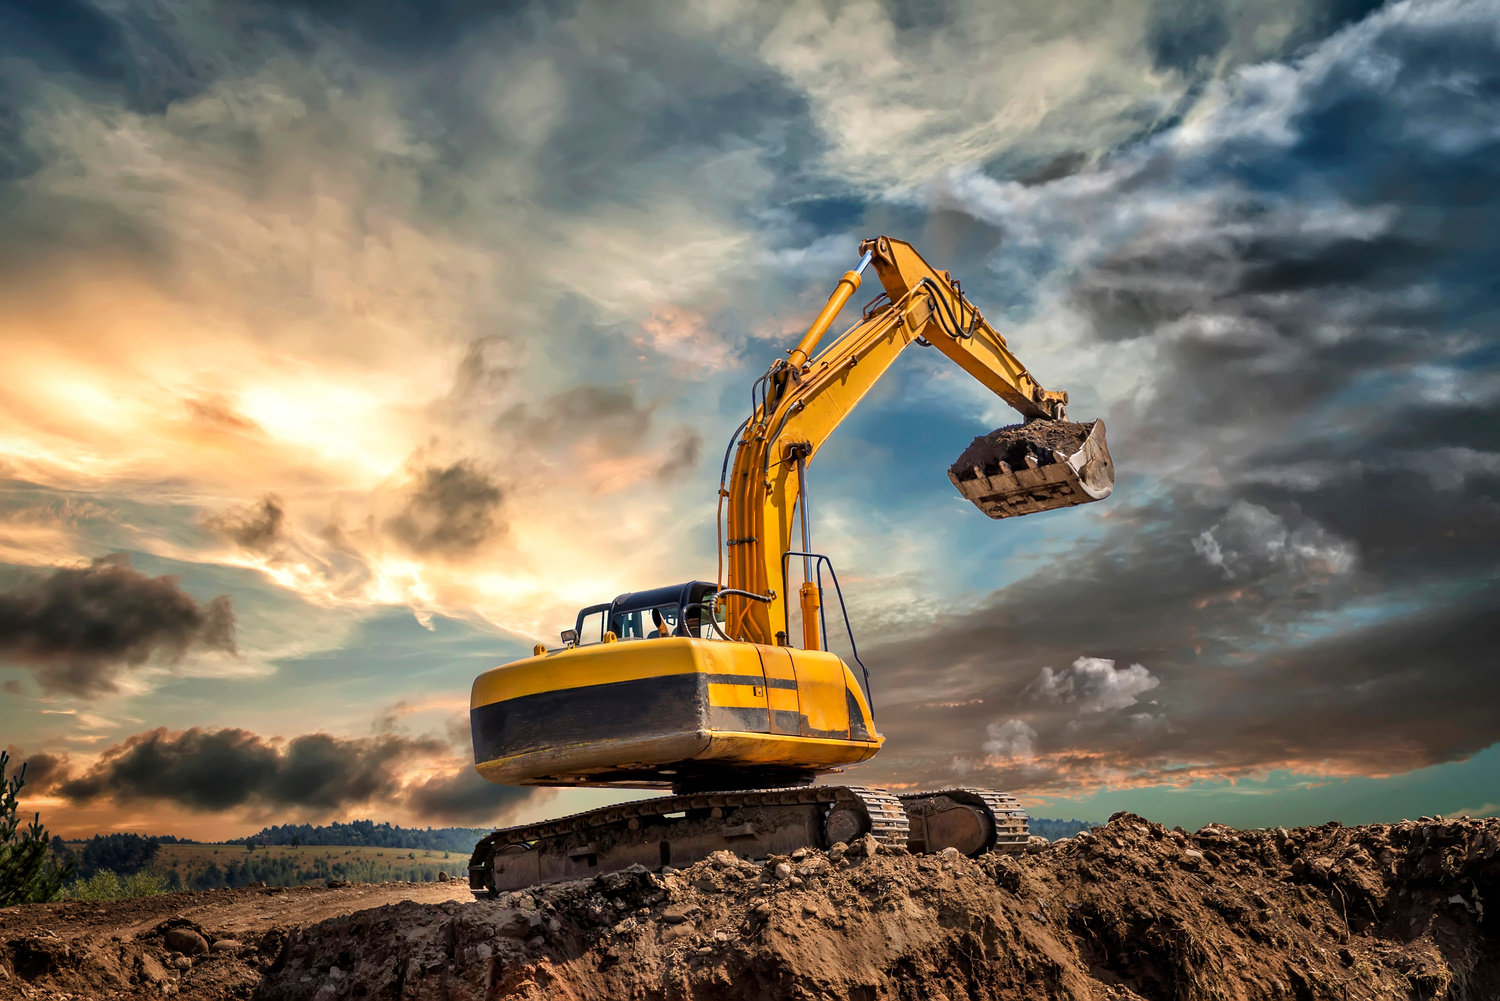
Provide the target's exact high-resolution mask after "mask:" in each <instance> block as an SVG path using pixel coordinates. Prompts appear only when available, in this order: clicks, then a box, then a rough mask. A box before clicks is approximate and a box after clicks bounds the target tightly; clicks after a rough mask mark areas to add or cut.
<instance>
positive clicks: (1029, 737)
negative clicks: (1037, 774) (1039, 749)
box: [984, 719, 1036, 762]
mask: <svg viewBox="0 0 1500 1001" xmlns="http://www.w3.org/2000/svg"><path fill="white" fill-rule="evenodd" d="M985 734H986V736H987V737H988V738H989V739H988V740H986V741H985V742H984V753H985V754H988V755H989V756H990V758H991V759H992V760H993V759H1002V760H1005V761H1019V762H1027V761H1031V760H1032V759H1034V758H1035V757H1036V731H1035V730H1033V729H1032V728H1031V727H1029V726H1027V725H1026V723H1025V722H1023V721H1022V720H1018V719H1008V720H1006V721H1005V722H1004V723H991V724H990V725H989V726H987V727H986V728H985Z"/></svg>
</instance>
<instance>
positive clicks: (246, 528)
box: [203, 494, 286, 549]
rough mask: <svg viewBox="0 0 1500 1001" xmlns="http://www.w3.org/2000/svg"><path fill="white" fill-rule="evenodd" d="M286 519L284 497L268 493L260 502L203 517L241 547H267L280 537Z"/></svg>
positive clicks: (211, 529) (208, 524)
mask: <svg viewBox="0 0 1500 1001" xmlns="http://www.w3.org/2000/svg"><path fill="white" fill-rule="evenodd" d="M285 520H286V509H285V508H283V507H282V504H281V498H279V497H277V496H276V495H275V494H266V495H265V497H263V498H261V500H260V503H258V504H251V505H246V506H244V507H240V508H234V509H232V510H230V511H226V512H225V513H224V514H219V515H211V516H209V517H207V518H205V519H204V520H203V524H204V526H205V527H207V528H208V529H209V530H210V531H212V532H215V533H217V534H219V535H221V536H223V537H224V538H226V539H228V540H229V541H231V542H233V543H234V544H235V545H237V546H241V547H242V548H245V549H267V548H269V547H270V546H271V545H272V544H274V543H276V542H277V541H279V540H280V539H281V534H282V533H281V529H282V523H283V522H284V521H285Z"/></svg>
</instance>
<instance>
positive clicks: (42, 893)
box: [0, 751, 73, 907]
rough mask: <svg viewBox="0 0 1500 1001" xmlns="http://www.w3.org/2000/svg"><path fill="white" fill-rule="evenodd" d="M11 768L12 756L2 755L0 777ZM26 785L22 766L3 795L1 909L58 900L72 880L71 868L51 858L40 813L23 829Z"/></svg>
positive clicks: (0, 807) (0, 799) (0, 814)
mask: <svg viewBox="0 0 1500 1001" xmlns="http://www.w3.org/2000/svg"><path fill="white" fill-rule="evenodd" d="M9 764H10V754H9V752H7V751H0V776H3V775H4V774H5V770H6V766H7V765H9ZM25 785H26V765H25V763H24V762H23V763H22V765H21V767H20V769H19V770H18V771H17V772H16V774H15V775H13V776H11V778H9V779H7V780H6V781H5V788H4V791H3V792H0V907H9V906H10V905H12V904H36V903H41V902H43V901H47V900H56V899H58V897H59V896H60V895H61V893H62V887H63V883H65V882H67V881H68V880H69V879H70V878H72V876H73V866H72V864H71V863H69V862H67V861H64V860H60V859H59V858H58V857H57V856H55V855H53V854H52V852H51V850H50V849H51V844H50V842H49V839H48V837H47V828H45V827H43V826H42V815H41V814H40V813H37V814H33V815H32V818H31V823H30V824H28V825H27V826H26V827H25V828H24V829H23V828H22V827H21V817H20V799H21V789H22V787H23V786H25Z"/></svg>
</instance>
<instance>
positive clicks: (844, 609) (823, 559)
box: [781, 549, 875, 713]
mask: <svg viewBox="0 0 1500 1001" xmlns="http://www.w3.org/2000/svg"><path fill="white" fill-rule="evenodd" d="M794 556H800V557H802V558H803V559H810V560H812V561H813V565H814V566H815V567H817V570H816V571H815V572H816V574H817V578H818V590H819V591H821V590H823V567H824V565H827V567H828V576H829V577H832V578H833V593H834V595H835V596H836V597H837V598H838V599H839V611H840V612H841V613H843V616H844V630H845V632H847V633H848V634H849V649H850V650H851V651H852V652H853V654H854V663H856V664H858V665H859V670H860V672H861V673H862V674H863V675H864V677H865V703H866V704H867V705H868V706H869V707H870V712H872V713H873V712H874V711H875V698H874V696H873V695H871V694H870V669H869V668H868V667H866V666H865V662H864V661H862V660H860V659H859V646H858V644H856V643H855V642H854V626H853V625H851V624H850V622H849V608H848V606H847V605H845V604H844V589H843V588H841V587H839V575H838V574H837V573H836V572H835V571H834V569H833V560H831V559H829V558H828V557H827V556H824V555H823V554H822V553H803V552H798V551H797V550H795V549H788V550H787V551H786V552H784V553H782V554H781V588H782V591H783V593H790V592H788V591H787V590H786V589H787V588H788V587H789V586H790V585H789V584H788V583H787V561H788V560H790V559H791V558H792V557H794ZM824 607H825V606H824V605H823V604H822V603H821V602H820V603H819V605H818V619H819V620H820V621H819V625H820V626H821V627H822V635H823V643H824V645H825V646H826V645H827V643H828V616H827V614H826V613H825V612H824ZM781 619H782V622H781V624H782V627H783V629H784V631H785V634H786V635H787V636H791V635H792V613H791V603H790V602H786V603H784V604H783V605H782V606H781Z"/></svg>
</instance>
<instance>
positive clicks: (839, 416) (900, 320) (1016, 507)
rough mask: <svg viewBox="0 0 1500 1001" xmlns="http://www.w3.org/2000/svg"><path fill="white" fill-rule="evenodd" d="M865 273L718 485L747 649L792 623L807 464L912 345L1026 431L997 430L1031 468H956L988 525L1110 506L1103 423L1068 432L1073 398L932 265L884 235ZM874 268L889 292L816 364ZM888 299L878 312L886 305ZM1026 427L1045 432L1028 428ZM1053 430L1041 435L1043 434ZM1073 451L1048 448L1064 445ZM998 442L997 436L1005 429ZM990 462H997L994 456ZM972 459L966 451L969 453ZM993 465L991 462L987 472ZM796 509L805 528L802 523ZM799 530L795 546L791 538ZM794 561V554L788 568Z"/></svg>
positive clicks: (843, 284)
mask: <svg viewBox="0 0 1500 1001" xmlns="http://www.w3.org/2000/svg"><path fill="white" fill-rule="evenodd" d="M859 249H860V255H861V257H860V264H859V266H858V267H857V268H856V269H855V270H852V271H849V272H846V273H845V274H844V276H843V277H842V278H841V279H840V280H839V283H838V286H837V287H836V288H835V290H834V292H833V295H831V296H830V297H829V300H828V304H827V305H826V306H824V308H823V310H822V312H820V313H819V314H818V317H817V319H816V320H815V321H814V322H813V324H812V326H811V327H810V328H809V329H808V331H807V333H806V334H804V335H803V337H802V339H801V340H800V341H799V342H798V343H797V346H796V347H794V348H792V350H791V351H790V352H789V358H788V359H787V360H786V361H778V362H777V363H775V364H774V365H772V366H771V369H770V370H769V371H768V372H767V373H766V374H765V376H763V377H762V378H761V379H760V380H759V381H758V382H757V389H758V393H759V395H758V397H757V405H756V409H755V413H754V414H753V415H752V416H751V418H750V420H749V422H748V423H747V424H746V426H745V429H744V432H743V434H742V435H741V437H740V439H739V442H738V445H737V446H736V450H735V456H734V469H733V472H732V473H731V474H730V476H729V477H728V481H727V482H726V484H725V485H724V488H723V489H724V492H725V496H726V497H727V500H728V504H729V513H728V521H727V534H728V539H727V540H726V548H727V550H728V555H727V558H726V562H727V563H728V570H729V574H728V586H729V588H730V589H732V590H733V591H739V592H744V593H745V594H747V595H750V594H753V595H761V596H766V597H768V598H769V600H755V599H752V598H749V597H745V596H739V597H731V598H727V599H726V602H725V603H726V606H727V608H728V611H729V616H728V620H729V627H728V629H727V632H728V633H729V635H730V636H732V637H733V638H735V639H744V640H748V641H750V642H753V643H767V644H776V643H778V642H780V643H782V644H785V643H786V642H787V641H788V640H789V637H784V636H783V637H782V638H781V639H780V640H779V641H778V638H777V634H778V633H784V632H785V631H786V630H785V625H786V623H787V622H788V620H789V616H788V615H787V606H786V602H787V601H788V600H789V594H788V592H789V590H790V586H791V585H790V583H789V581H787V580H786V579H785V578H786V576H787V571H786V569H785V567H786V558H785V554H787V553H789V552H804V553H805V552H810V551H811V549H812V546H811V542H810V540H809V538H808V531H807V527H808V518H807V506H808V505H807V497H806V493H807V476H806V470H807V465H808V464H809V463H810V462H811V461H812V459H813V457H814V456H815V455H816V454H817V452H818V450H819V449H820V448H821V447H822V445H823V443H824V442H825V441H827V439H828V436H829V435H831V434H832V433H833V431H834V429H835V428H837V427H838V426H839V424H840V423H841V422H842V421H843V420H844V418H845V417H847V416H848V415H849V413H850V412H851V411H852V410H853V409H854V407H855V406H856V405H858V403H859V401H860V400H862V399H863V398H864V396H865V394H866V393H867V392H869V390H870V388H871V387H872V386H874V384H875V383H876V382H877V381H879V379H880V377H881V376H882V375H884V374H885V372H886V370H887V369H889V368H890V366H891V365H892V364H893V363H894V362H895V360H896V358H897V357H898V356H899V355H900V354H901V352H902V351H903V350H905V349H906V347H907V345H909V344H911V343H913V342H918V343H921V344H925V345H931V346H932V347H935V348H937V349H938V350H939V351H941V352H942V353H943V354H944V355H946V356H947V357H948V358H950V359H952V360H953V361H954V362H955V363H956V364H957V365H958V366H959V367H960V368H962V369H963V370H964V371H965V372H968V373H969V374H970V375H972V376H973V377H974V378H975V379H977V380H978V381H979V382H980V383H982V384H983V385H984V386H986V387H987V388H988V389H990V390H991V391H992V392H994V393H995V394H996V395H997V396H999V397H1000V398H1001V399H1003V400H1004V401H1005V402H1006V403H1007V404H1009V405H1010V406H1011V407H1012V408H1013V409H1015V410H1016V411H1017V412H1018V413H1020V414H1021V416H1022V417H1023V418H1024V419H1025V420H1026V421H1027V424H1026V425H1022V426H1021V427H1019V428H1013V429H1003V431H1004V432H1005V436H1006V438H1005V441H1003V442H997V448H998V447H999V446H1001V445H1004V446H1009V447H1010V451H1009V452H1007V451H1006V450H1005V449H1003V448H1002V449H1000V454H1010V452H1014V451H1015V448H1014V446H1016V445H1017V444H1018V443H1019V446H1020V452H1022V453H1024V454H1025V455H1029V456H1030V457H1031V458H1030V461H1026V460H1018V462H1017V463H1016V464H1015V466H1012V465H1011V464H1010V463H1008V462H1006V461H1005V459H1004V458H998V459H994V458H993V456H989V455H987V454H985V453H986V450H985V448H984V446H983V444H982V442H983V441H985V439H980V440H976V442H975V444H974V445H973V446H971V449H970V452H973V453H974V454H975V455H976V456H978V460H977V461H975V462H971V463H970V466H969V467H966V468H964V469H961V470H959V471H958V472H952V471H950V474H949V475H950V478H952V480H953V482H954V485H955V486H957V487H958V489H959V491H960V492H961V493H962V494H963V495H964V496H965V497H968V498H969V499H970V500H971V501H973V502H974V504H975V505H976V506H977V507H979V509H980V510H982V511H984V512H985V513H986V514H988V515H990V516H991V517H994V518H1003V517H1010V516H1013V515H1017V514H1033V513H1036V512H1038V511H1046V510H1050V509H1053V508H1058V507H1067V506H1071V505H1075V504H1081V503H1088V502H1090V501H1094V500H1101V499H1103V498H1104V497H1107V496H1108V495H1109V493H1110V490H1111V488H1112V486H1113V483H1114V473H1113V466H1112V464H1111V462H1110V458H1109V450H1108V447H1107V446H1106V444H1105V441H1104V424H1103V422H1102V421H1094V422H1092V423H1091V424H1088V425H1071V424H1067V422H1066V411H1065V407H1066V405H1067V402H1068V394H1067V393H1065V392H1052V391H1049V390H1046V389H1044V388H1042V385H1041V383H1039V382H1037V380H1036V379H1035V378H1034V377H1033V376H1032V375H1031V373H1030V372H1028V371H1027V369H1026V366H1024V365H1022V364H1021V362H1020V360H1019V359H1018V358H1016V356H1015V355H1014V354H1012V353H1011V351H1010V348H1009V347H1008V346H1007V344H1006V342H1005V338H1004V337H1003V336H1002V335H1001V334H1000V333H999V331H997V330H995V328H994V327H992V326H991V325H990V324H989V322H988V321H987V320H985V318H984V317H983V316H982V315H981V314H980V312H979V310H978V309H976V308H975V307H974V305H973V304H972V303H970V302H969V301H968V299H967V298H966V297H965V296H964V294H963V290H962V287H961V285H960V284H959V282H958V281H956V280H954V279H953V277H952V276H951V275H949V274H948V273H947V272H944V271H937V270H935V269H934V268H933V267H932V266H931V265H929V264H928V263H927V262H926V261H925V260H923V259H922V256H921V255H920V254H918V253H917V252H916V250H914V249H913V248H912V246H911V245H910V244H909V243H905V242H903V241H901V240H893V239H891V238H890V237H885V236H882V237H879V238H878V239H873V240H866V241H864V242H863V243H862V244H860V248H859ZM870 266H873V268H874V271H875V273H876V275H878V276H879V279H880V283H881V285H882V287H883V289H884V291H883V293H882V294H881V296H879V297H877V300H876V301H875V302H873V303H871V305H870V307H867V308H866V310H865V313H864V315H863V316H862V317H861V319H860V320H859V322H858V323H856V324H854V326H852V327H850V328H849V329H848V330H847V331H845V332H844V333H843V334H842V335H840V336H839V337H838V338H837V339H835V340H834V341H833V342H832V343H831V344H829V345H828V346H827V347H825V348H824V349H823V350H822V351H821V352H820V353H816V354H815V353H814V352H816V351H817V348H818V345H819V343H820V342H821V341H822V339H823V336H824V334H825V333H826V332H827V330H828V328H829V327H830V326H831V325H832V323H833V321H834V319H835V318H836V317H837V315H838V313H839V311H840V309H841V308H842V307H843V306H844V304H845V303H846V302H847V301H848V300H849V298H850V296H852V295H853V293H854V292H855V291H857V290H858V289H859V287H860V284H861V281H862V272H863V271H864V270H866V269H867V268H868V267H870ZM882 300H883V301H882ZM1032 422H1045V425H1038V426H1037V427H1036V428H1035V429H1033V428H1032ZM1043 427H1047V429H1048V430H1047V431H1043ZM1062 428H1066V429H1068V430H1069V431H1071V432H1072V437H1073V438H1074V439H1076V447H1074V448H1069V450H1068V451H1066V452H1064V451H1061V450H1059V449H1057V448H1054V447H1051V443H1059V442H1062V441H1064V440H1066V439H1067V438H1068V435H1067V434H1066V433H1065V434H1062V435H1059V434H1057V433H1056V432H1057V431H1059V430H1061V429H1062ZM997 434H999V432H997ZM989 451H992V452H993V451H995V449H990V450H989ZM965 454H966V455H968V454H970V453H968V452H966V453H965ZM990 459H993V461H988V460H990ZM799 506H800V508H801V512H800V518H799V517H794V512H795V511H796V509H797V508H798V507H799ZM799 526H800V527H801V530H802V531H801V535H802V538H801V540H800V542H799V541H798V540H797V539H795V538H794V534H795V533H796V531H797V529H798V527H799ZM794 558H795V557H794ZM817 600H818V598H817V595H816V593H813V594H812V595H811V598H809V590H808V588H807V587H806V582H805V583H804V586H803V589H802V592H801V594H800V595H799V603H800V604H801V605H802V606H803V613H804V614H803V616H802V620H803V626H804V645H807V646H816V645H817V644H815V643H812V642H807V640H809V639H811V638H813V637H812V632H810V630H811V631H815V630H816V629H817V626H818V621H817V618H818V617H817V616H816V615H809V614H808V613H809V612H810V611H816V602H817Z"/></svg>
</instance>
